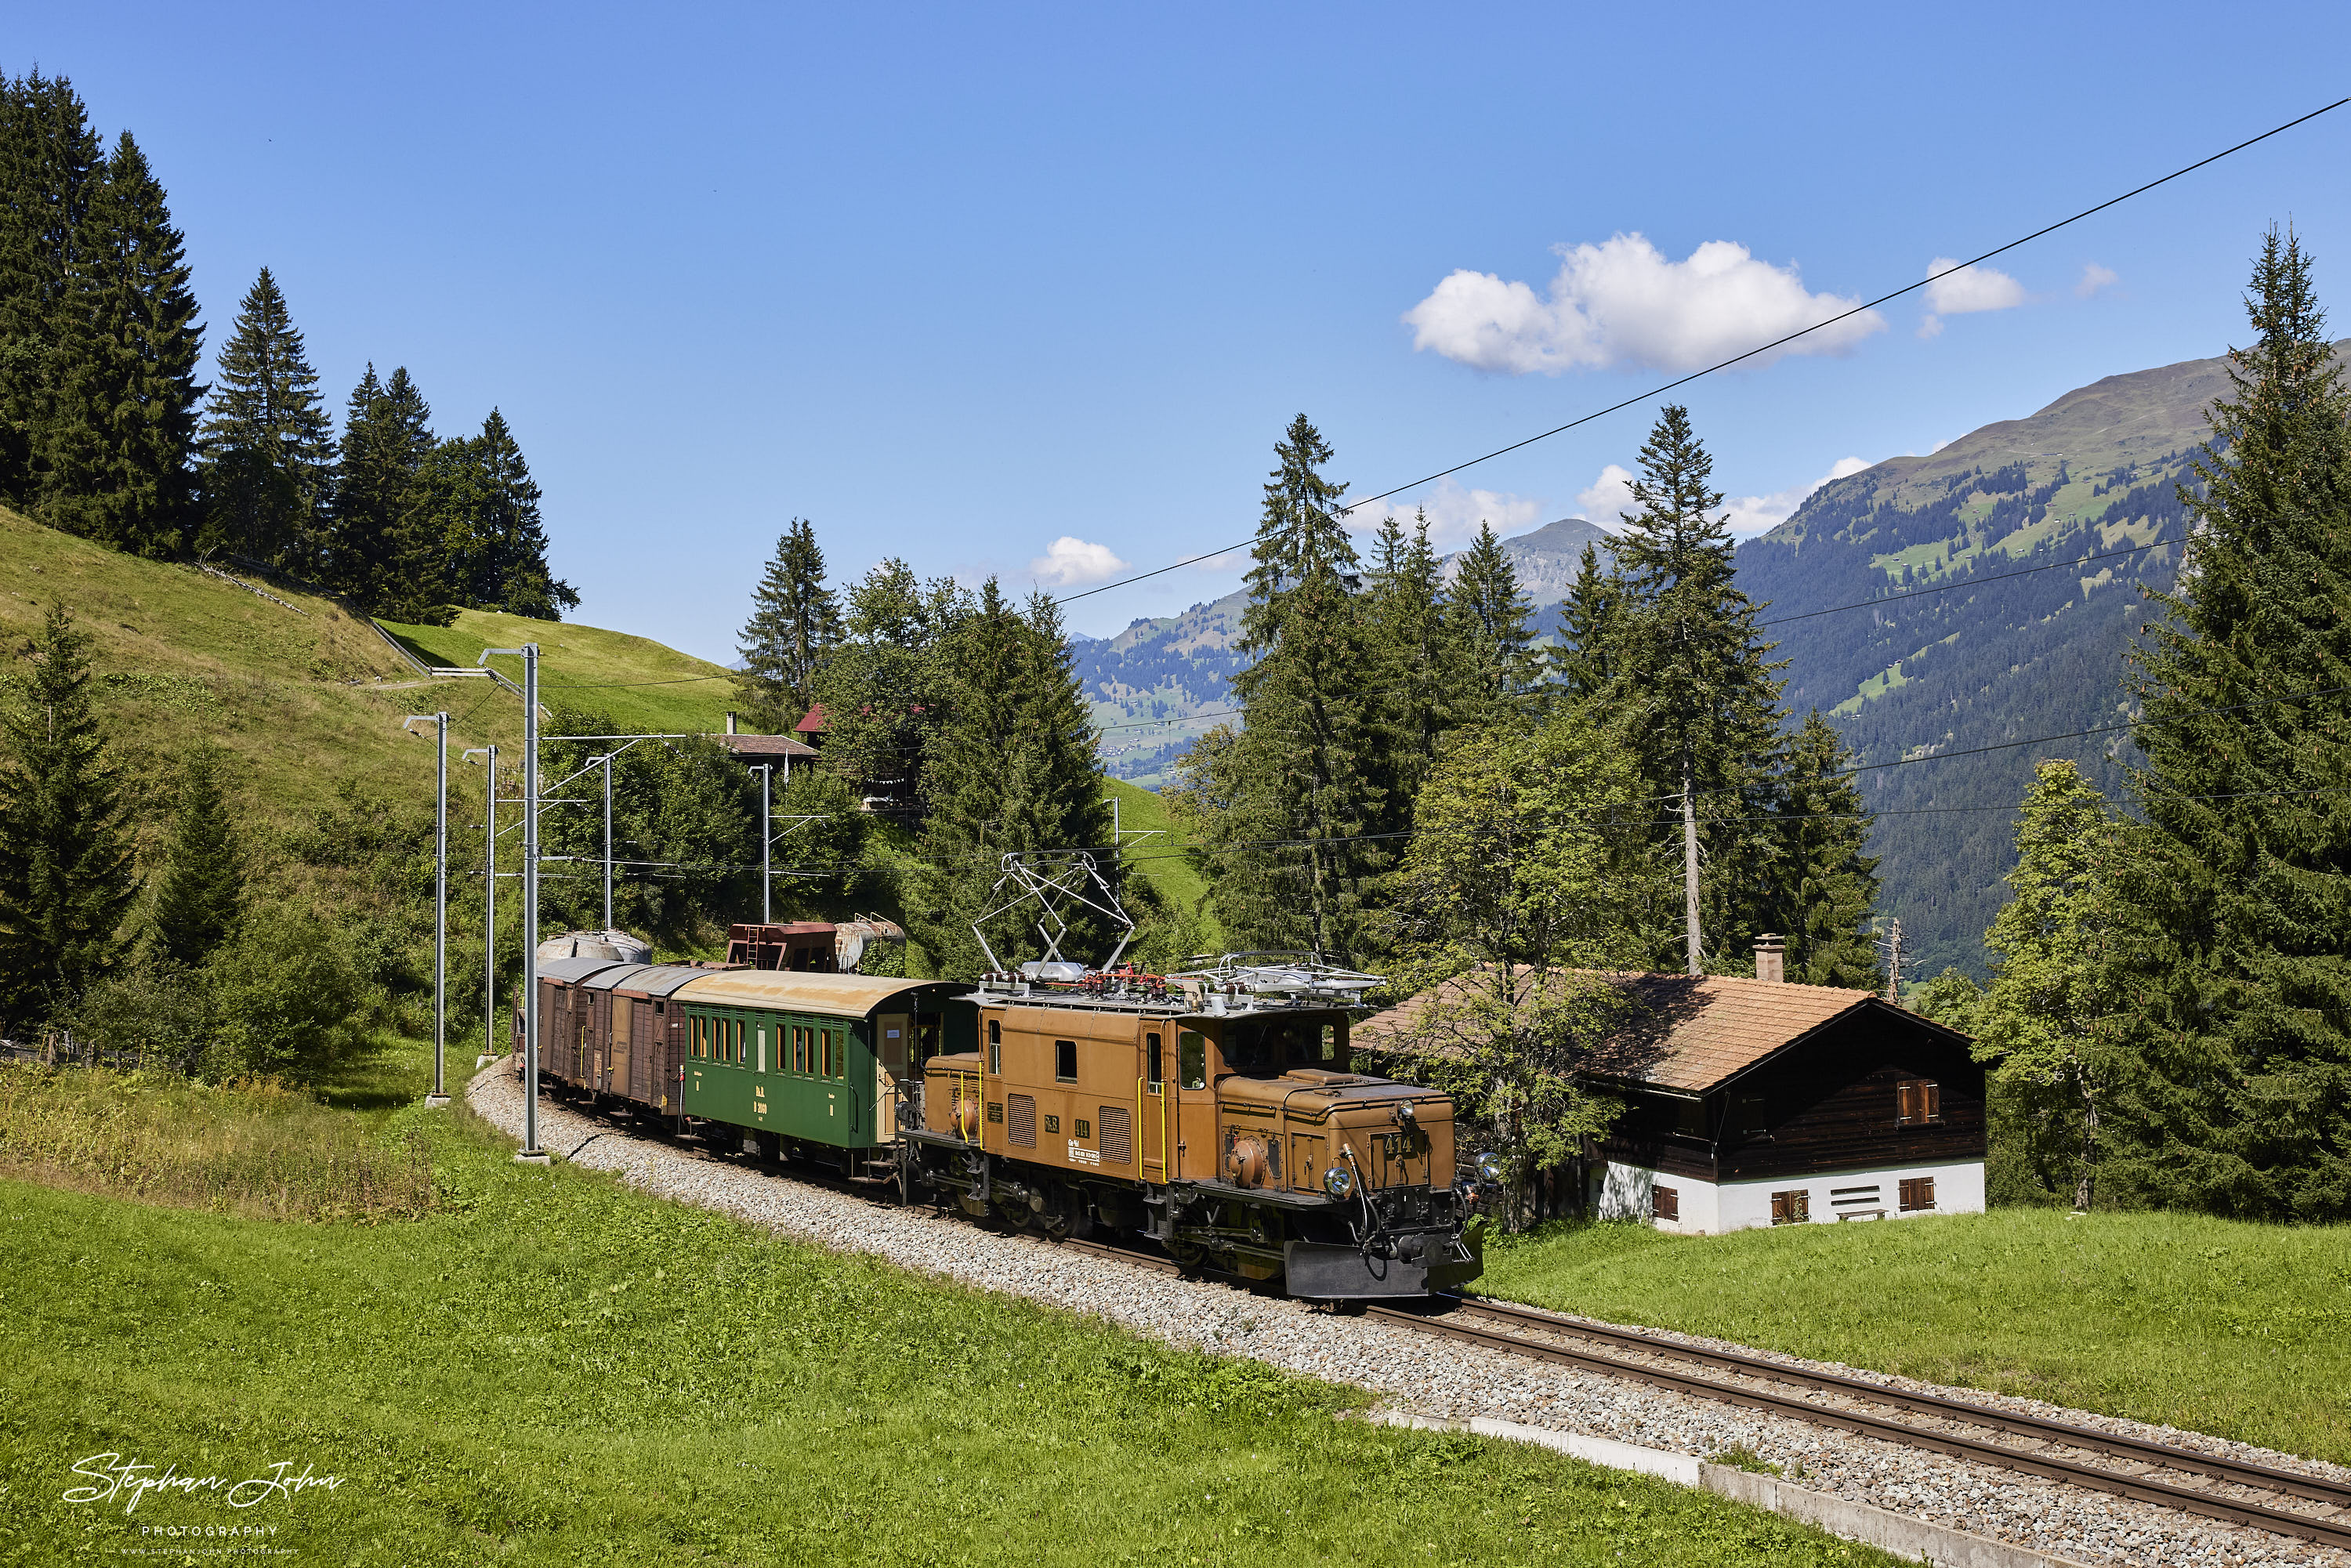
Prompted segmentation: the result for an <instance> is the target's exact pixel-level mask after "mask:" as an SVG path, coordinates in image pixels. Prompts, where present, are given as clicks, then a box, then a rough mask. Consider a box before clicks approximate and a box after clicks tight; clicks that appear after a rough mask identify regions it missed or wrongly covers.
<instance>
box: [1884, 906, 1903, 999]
mask: <svg viewBox="0 0 2351 1568" xmlns="http://www.w3.org/2000/svg"><path fill="white" fill-rule="evenodd" d="M1886 1000H1887V1001H1889V1002H1892V1003H1894V1004H1895V1005H1896V1007H1899V1006H1900V1005H1901V1003H1902V917H1901V916H1900V915H1896V916H1895V917H1894V926H1893V929H1892V931H1891V933H1890V934H1889V935H1888V936H1886Z"/></svg>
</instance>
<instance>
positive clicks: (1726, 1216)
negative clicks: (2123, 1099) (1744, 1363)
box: [1592, 1160, 1984, 1236]
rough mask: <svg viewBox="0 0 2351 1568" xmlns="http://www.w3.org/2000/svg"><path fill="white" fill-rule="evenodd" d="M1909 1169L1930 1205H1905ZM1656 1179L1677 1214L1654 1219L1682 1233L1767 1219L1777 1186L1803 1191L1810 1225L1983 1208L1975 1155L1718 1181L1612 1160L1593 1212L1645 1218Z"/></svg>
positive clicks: (1597, 1181) (1596, 1179) (1600, 1175)
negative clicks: (1924, 1183)
mask: <svg viewBox="0 0 2351 1568" xmlns="http://www.w3.org/2000/svg"><path fill="white" fill-rule="evenodd" d="M1914 1176H1931V1177H1933V1178H1934V1182H1935V1207H1932V1208H1927V1209H1917V1210H1913V1211H1911V1212H1909V1213H1905V1212H1904V1210H1903V1208H1902V1203H1901V1195H1902V1184H1903V1183H1904V1182H1905V1181H1907V1180H1909V1179H1910V1178H1912V1177H1914ZM1659 1186H1668V1187H1671V1188H1673V1189H1674V1192H1675V1194H1676V1196H1677V1197H1678V1198H1679V1199H1680V1204H1679V1207H1680V1210H1681V1214H1680V1218H1677V1219H1658V1220H1656V1221H1654V1223H1655V1224H1656V1228H1658V1229H1660V1230H1671V1231H1676V1232H1678V1233H1679V1234H1682V1235H1685V1236H1719V1235H1720V1234H1721V1233H1722V1232H1724V1231H1726V1230H1746V1229H1750V1228H1753V1227H1756V1226H1761V1225H1769V1224H1771V1197H1772V1195H1773V1194H1774V1193H1782V1192H1796V1191H1801V1192H1803V1193H1804V1194H1806V1196H1807V1197H1808V1198H1809V1200H1810V1203H1809V1207H1810V1208H1811V1211H1812V1213H1811V1218H1812V1223H1813V1224H1815V1225H1834V1224H1837V1223H1839V1222H1841V1221H1843V1220H1846V1219H1880V1218H1883V1219H1908V1218H1914V1217H1915V1216H1916V1215H1920V1214H1981V1213H1982V1212H1983V1208H1984V1167H1983V1162H1982V1161H1981V1160H1961V1161H1957V1162H1954V1163H1951V1164H1948V1165H1928V1166H1886V1167H1883V1168H1879V1169H1872V1170H1858V1171H1834V1172H1831V1173H1829V1174H1827V1175H1823V1176H1772V1177H1768V1178H1766V1179H1764V1180H1761V1181H1731V1182H1719V1183H1718V1182H1709V1181H1699V1180H1697V1179H1695V1178H1693V1177H1690V1176H1666V1175H1662V1174H1660V1173H1659V1172H1656V1171H1654V1170H1651V1169H1649V1168H1647V1167H1646V1166H1628V1165H1623V1164H1619V1163H1618V1162H1616V1161H1614V1160H1611V1161H1609V1162H1607V1164H1606V1165H1605V1166H1604V1167H1603V1168H1602V1169H1601V1170H1599V1171H1598V1172H1597V1173H1595V1174H1594V1176H1593V1195H1592V1196H1593V1212H1594V1213H1595V1214H1597V1215H1598V1216H1599V1218H1603V1219H1648V1218H1650V1217H1651V1215H1652V1214H1653V1213H1654V1212H1655V1202H1656V1200H1655V1192H1656V1188H1657V1187H1659Z"/></svg>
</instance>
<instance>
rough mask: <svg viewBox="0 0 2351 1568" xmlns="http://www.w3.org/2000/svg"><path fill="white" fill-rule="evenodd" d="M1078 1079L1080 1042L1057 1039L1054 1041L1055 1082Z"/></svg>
mask: <svg viewBox="0 0 2351 1568" xmlns="http://www.w3.org/2000/svg"><path fill="white" fill-rule="evenodd" d="M1077 1081H1078V1042H1077V1041H1076V1040H1055V1041H1054V1042H1053V1082H1056V1083H1075V1082H1077Z"/></svg>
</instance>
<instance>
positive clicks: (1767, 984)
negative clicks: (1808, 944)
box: [1354, 945, 1984, 1235]
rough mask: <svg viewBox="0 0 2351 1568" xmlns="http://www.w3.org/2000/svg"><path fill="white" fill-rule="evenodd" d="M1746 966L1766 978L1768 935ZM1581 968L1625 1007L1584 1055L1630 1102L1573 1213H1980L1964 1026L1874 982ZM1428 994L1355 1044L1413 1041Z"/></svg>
mask: <svg viewBox="0 0 2351 1568" xmlns="http://www.w3.org/2000/svg"><path fill="white" fill-rule="evenodd" d="M1758 959H1759V962H1758V967H1759V968H1761V970H1763V972H1764V973H1765V974H1766V975H1767V976H1776V974H1777V973H1778V971H1779V967H1780V965H1779V960H1780V953H1779V951H1778V948H1777V946H1776V945H1767V946H1766V947H1765V949H1764V950H1763V951H1761V952H1760V953H1759V954H1758ZM1593 978H1597V979H1601V980H1604V981H1605V983H1607V984H1608V985H1610V986H1613V987H1614V988H1617V989H1618V990H1619V991H1620V992H1622V993H1623V994H1624V995H1625V1000H1626V1002H1627V1004H1628V1005H1627V1007H1626V1009H1625V1020H1624V1022H1623V1023H1622V1024H1621V1025H1620V1026H1619V1028H1618V1030H1617V1032H1616V1033H1615V1034H1614V1035H1613V1036H1611V1037H1610V1038H1609V1039H1607V1040H1604V1041H1603V1042H1602V1043H1601V1045H1600V1046H1599V1048H1598V1049H1597V1050H1596V1051H1594V1052H1593V1057H1592V1059H1591V1063H1590V1071H1591V1073H1592V1076H1593V1079H1594V1080H1595V1081H1596V1082H1598V1083H1599V1084H1600V1085H1601V1086H1603V1087H1604V1088H1606V1089H1607V1090H1608V1091H1610V1092H1613V1093H1614V1094H1616V1095H1617V1096H1619V1097H1620V1098H1622V1099H1623V1100H1624V1102H1625V1111H1624V1113H1623V1114H1622V1115H1621V1116H1620V1117H1618V1118H1617V1122H1616V1124H1615V1126H1614V1129H1612V1130H1611V1132H1610V1133H1609V1134H1608V1135H1607V1136H1606V1137H1605V1138H1603V1139H1601V1140H1599V1141H1598V1142H1597V1144H1596V1145H1593V1147H1591V1148H1590V1149H1588V1151H1587V1155H1588V1158H1587V1160H1586V1162H1585V1165H1586V1169H1585V1172H1584V1195H1583V1196H1584V1199H1585V1203H1586V1208H1585V1212H1586V1213H1588V1214H1593V1215H1595V1216H1597V1217H1598V1218H1613V1219H1646V1220H1649V1221H1652V1222H1654V1223H1655V1224H1656V1226H1657V1228H1660V1229H1663V1230H1677V1231H1684V1232H1688V1233H1691V1234H1696V1235H1708V1234H1715V1233H1719V1232H1721V1231H1726V1230H1742V1229H1747V1228H1750V1227H1755V1226H1763V1225H1793V1224H1804V1223H1813V1224H1821V1223H1825V1222H1829V1221H1834V1220H1851V1219H1894V1218H1904V1217H1907V1216H1911V1215H1920V1214H1975V1213H1980V1212H1982V1210H1983V1207H1984V1069H1983V1067H1982V1065H1981V1064H1980V1063H1979V1062H1977V1061H1975V1060H1974V1058H1973V1057H1972V1056H1971V1054H1970V1050H1969V1040H1968V1037H1967V1036H1965V1035H1962V1034H1959V1033H1958V1032H1957V1031H1955V1030H1949V1029H1946V1028H1944V1027H1943V1026H1942V1025H1940V1024H1938V1023H1935V1022H1933V1021H1931V1020H1929V1019H1924V1018H1921V1017H1919V1016H1918V1015H1917V1013H1914V1012H1911V1011H1909V1010H1907V1009H1904V1008H1901V1007H1897V1006H1896V1005H1895V1004H1894V1003H1892V1002H1889V1001H1887V1000H1886V999H1885V998H1882V997H1879V996H1877V995H1876V994H1875V993H1873V992H1869V991H1858V990H1846V989H1842V988H1834V987H1828V986H1799V985H1788V984H1785V983H1783V982H1782V981H1781V980H1779V979H1777V978H1762V979H1750V978H1747V977H1743V976H1729V975H1707V976H1701V977H1696V978H1692V977H1688V976H1685V975H1647V974H1638V975H1633V974H1606V975H1594V976H1593ZM1431 999H1432V998H1429V997H1427V996H1423V997H1416V998H1412V999H1411V1000H1409V1001H1406V1002H1405V1003H1404V1004H1403V1005H1402V1006H1400V1007H1398V1008H1396V1009H1392V1010H1391V1011H1389V1012H1387V1013H1383V1014H1381V1015H1379V1016H1377V1017H1375V1018H1372V1019H1366V1020H1364V1022H1363V1023H1362V1024H1359V1025H1358V1026H1356V1029H1355V1032H1354V1043H1355V1045H1356V1046H1357V1048H1358V1049H1364V1050H1370V1051H1374V1052H1376V1051H1381V1050H1383V1049H1393V1050H1395V1051H1403V1052H1409V1051H1412V1050H1413V1049H1414V1046H1413V1043H1412V1042H1413V1041H1414V1040H1415V1039H1416V1035H1417V1034H1418V1032H1419V1031H1418V1030H1416V1015H1417V1014H1418V1013H1419V1012H1420V1011H1421V1010H1422V1009H1425V1008H1426V1006H1427V1004H1428V1003H1429V1001H1430V1000H1431ZM1440 1049H1441V1047H1440Z"/></svg>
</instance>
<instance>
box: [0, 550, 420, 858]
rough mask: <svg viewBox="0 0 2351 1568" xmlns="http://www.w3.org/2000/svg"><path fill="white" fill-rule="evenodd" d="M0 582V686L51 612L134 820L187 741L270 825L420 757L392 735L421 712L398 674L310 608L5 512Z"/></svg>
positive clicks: (17, 674) (361, 632) (364, 643)
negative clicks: (76, 644) (95, 710)
mask: <svg viewBox="0 0 2351 1568" xmlns="http://www.w3.org/2000/svg"><path fill="white" fill-rule="evenodd" d="M0 583H5V585H6V586H5V590H0V647H5V659H0V675H5V676H6V677H7V678H10V679H16V678H21V676H22V674H23V673H24V671H25V669H26V665H25V663H24V661H25V660H26V656H27V655H28V654H29V653H30V652H31V647H32V641H31V640H32V635H33V633H34V632H35V631H36V630H37V628H38V627H39V625H40V623H41V618H42V616H43V615H44V614H45V613H46V612H47V609H48V607H49V605H50V604H51V603H52V602H62V603H63V604H64V605H65V606H66V608H67V609H68V611H70V612H72V614H73V616H74V619H75V620H76V621H77V622H78V623H79V624H80V626H81V627H82V629H83V630H84V631H86V632H89V634H90V638H91V642H92V644H93V649H92V658H93V664H94V665H95V667H96V669H97V671H98V673H99V694H98V695H99V708H100V711H101V712H102V713H103V714H104V715H105V717H106V722H107V724H108V727H109V731H110V739H111V741H112V744H113V747H114V751H115V755H116V758H117V759H118V760H119V762H120V764H121V765H122V767H123V768H124V771H125V773H126V774H127V776H128V779H129V785H130V788H129V789H128V790H127V791H126V794H127V795H128V797H129V798H130V800H131V803H132V806H133V809H134V810H139V809H140V808H141V807H142V806H143V805H145V804H146V803H148V802H151V801H152V800H155V799H157V798H158V797H159V796H160V795H161V793H162V790H163V788H164V786H165V785H166V784H167V782H168V780H169V779H171V778H172V773H173V771H174V769H175V768H176V765H177V759H178V758H179V757H180V756H181V755H183V753H184V752H185V751H186V750H187V748H188V747H192V746H193V745H195V744H197V743H198V742H200V741H203V740H210V741H212V742H214V743H215V744H217V745H218V746H220V747H222V748H223V749H224V750H225V752H226V753H227V754H228V756H229V758H230V760H231V766H230V767H229V768H227V769H225V782H226V784H227V786H228V788H230V789H232V790H234V791H235V793H236V795H237V796H238V798H240V800H244V801H245V802H246V803H248V804H251V805H254V806H256V807H266V810H269V811H270V812H271V813H272V814H282V813H285V812H287V811H291V810H300V809H302V808H305V807H311V806H317V805H321V804H324V803H325V802H326V801H327V800H329V799H330V798H331V796H332V794H333V790H334V787H335V785H336V783H337V781H338V780H339V779H344V778H352V777H358V778H364V779H380V780H391V779H413V768H414V766H415V764H416V762H417V760H418V759H419V758H423V759H424V760H425V761H426V762H427V763H428V764H429V760H430V755H431V753H430V748H429V747H418V746H417V745H416V743H415V742H414V741H413V740H405V739H404V738H403V737H402V735H401V733H400V719H401V716H402V714H404V713H406V712H408V711H409V710H410V708H412V707H420V706H433V699H432V698H431V697H429V696H427V695H423V694H421V693H418V692H415V691H413V690H410V689H407V687H406V685H405V682H406V680H407V678H408V677H409V675H410V674H411V672H410V671H409V670H408V667H407V665H406V664H403V663H402V661H401V659H400V658H399V657H398V655H396V654H395V653H393V652H392V649H390V648H389V647H387V646H385V645H384V643H383V642H382V640H381V638H380V637H378V636H377V635H376V633H375V632H374V631H373V630H372V629H371V627H369V626H368V625H367V623H366V622H363V621H358V620H355V619H353V618H352V617H351V616H350V615H348V614H346V613H345V612H342V611H341V610H340V609H338V608H337V607H336V606H335V605H333V604H332V603H330V602H329V601H325V600H321V599H317V598H313V597H310V596H308V595H305V594H300V593H296V592H292V591H282V590H281V591H278V592H279V596H280V597H282V598H284V599H286V600H287V601H289V602H290V604H291V605H292V606H293V607H292V608H287V606H286V605H281V604H277V603H273V602H271V601H268V600H266V599H263V598H260V597H258V596H256V595H255V594H252V593H249V592H246V591H244V590H243V589H240V588H238V587H236V586H235V585H234V584H232V583H228V582H224V581H222V580H219V579H218V578H215V577H210V576H207V575H205V574H204V572H202V571H200V570H196V569H195V568H193V567H189V566H177V565H164V564H161V563H158V562H155V561H147V560H140V559H135V558H133V557H130V556H125V555H120V554H117V553H116V552H115V551H113V550H110V549H101V548H100V547H99V546H97V545H93V544H90V543H89V542H87V541H85V540H82V539H78V538H71V537H70V536H68V535H65V534H60V533H57V532H55V531H53V530H51V529H48V528H42V527H40V526H39V525H38V524H36V523H33V522H30V521H27V520H26V519H25V518H23V517H18V516H16V514H15V513H13V512H9V511H6V510H5V509H0ZM430 777H431V774H430V772H429V770H428V772H427V773H426V778H427V779H429V778H430ZM142 814H143V813H142Z"/></svg>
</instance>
